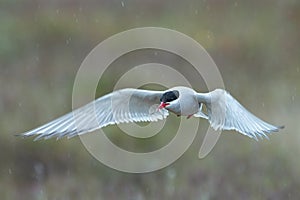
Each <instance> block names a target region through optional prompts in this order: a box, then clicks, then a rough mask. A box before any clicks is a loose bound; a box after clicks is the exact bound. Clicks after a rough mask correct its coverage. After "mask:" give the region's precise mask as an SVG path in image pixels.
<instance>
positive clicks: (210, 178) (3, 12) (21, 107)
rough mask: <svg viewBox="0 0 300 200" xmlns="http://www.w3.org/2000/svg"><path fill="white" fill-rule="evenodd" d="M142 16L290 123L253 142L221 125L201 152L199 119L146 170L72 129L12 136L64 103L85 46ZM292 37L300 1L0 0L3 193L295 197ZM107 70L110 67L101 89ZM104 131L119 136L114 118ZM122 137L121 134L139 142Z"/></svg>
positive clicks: (297, 53) (295, 56)
mask: <svg viewBox="0 0 300 200" xmlns="http://www.w3.org/2000/svg"><path fill="white" fill-rule="evenodd" d="M143 26H157V27H165V28H170V29H174V30H177V31H180V32H182V33H185V34H187V35H189V36H190V37H192V38H194V39H195V40H197V41H198V42H199V43H200V44H202V45H203V46H204V48H205V49H206V50H207V51H208V52H209V54H210V55H211V56H212V58H213V59H214V61H215V62H216V64H217V66H218V67H219V69H220V71H221V73H222V76H223V80H224V83H225V86H226V88H227V90H229V91H230V92H231V93H232V94H233V95H234V96H235V97H237V98H238V99H239V101H241V102H242V104H244V105H246V107H247V108H248V109H249V110H250V111H252V112H253V113H255V114H257V115H258V116H260V117H261V118H263V119H265V120H267V121H269V122H272V123H274V124H277V125H285V126H286V128H285V129H284V130H283V131H281V132H280V133H279V134H273V135H272V136H271V139H270V140H269V141H268V140H263V141H260V142H255V141H253V140H251V139H249V138H247V137H245V136H242V135H240V134H237V133H236V132H233V131H226V132H224V133H223V134H222V136H221V138H220V140H219V141H218V143H217V145H216V147H215V148H214V149H213V151H212V152H211V153H210V154H209V156H208V157H206V158H205V159H202V160H199V159H198V157H197V155H198V151H199V147H200V145H201V143H202V140H203V137H204V133H205V131H206V129H207V127H208V122H207V121H205V120H200V129H199V131H198V135H197V137H196V139H195V141H194V143H193V144H192V146H191V147H190V148H189V150H188V151H187V152H186V153H185V154H184V155H183V156H182V157H181V158H180V159H179V160H177V161H176V162H175V163H174V164H172V165H170V166H169V167H166V168H164V169H162V170H159V171H156V172H152V173H147V174H126V173H121V172H118V171H115V170H112V169H110V168H108V167H106V166H104V165H103V164H101V163H100V162H98V161H97V160H95V159H94V158H93V157H92V156H91V155H90V154H89V153H88V152H87V151H86V150H85V148H84V146H83V145H82V144H81V142H80V139H79V138H74V139H70V140H67V139H62V140H59V141H56V140H47V141H38V142H33V141H32V140H31V139H22V138H19V137H15V136H14V134H16V133H21V132H24V131H26V130H29V129H31V128H34V127H36V126H38V125H41V124H43V123H45V122H48V121H50V120H51V119H53V118H55V117H57V116H60V115H62V114H64V113H66V112H69V111H70V110H71V106H72V105H71V104H72V89H73V82H74V79H75V75H76V73H77V70H78V69H79V66H80V64H81V62H82V61H83V59H84V58H85V57H86V55H87V54H88V53H89V52H90V51H91V50H92V49H93V48H94V47H95V46H96V45H97V44H98V43H99V42H101V41H103V40H104V39H106V38H108V37H110V36H111V35H113V34H116V33H119V32H121V31H124V30H127V29H131V28H135V27H143ZM299 41H300V2H299V1H293V0H287V1H279V0H278V1H258V0H254V1H247V2H246V1H221V0H207V1H206V0H204V1H197V0H194V1H193V0H192V1H190V0H188V1H171V0H167V1H159V0H153V1H138V0H128V1H127V0H124V1H120V0H112V1H108V0H107V1H104V0H101V1H89V0H88V1H69V0H64V1H58V0H56V1H39V0H34V1H16V0H13V1H9V0H3V1H1V2H0V111H1V120H0V131H1V135H0V158H1V162H0V199H108V198H109V199H299V198H300V192H299V188H300V160H299V156H300V133H299V132H300V126H299V112H300V108H299V100H300V94H299V92H300V87H299V85H300V72H299V71H300V48H299ZM114 78H115V76H114V74H113V73H108V75H107V77H106V78H105V80H104V81H103V84H104V86H105V84H106V86H107V87H103V88H104V89H103V90H101V88H100V89H99V90H100V91H99V95H102V94H104V93H106V92H108V91H109V89H111V85H110V83H111V82H110V81H111V80H113V79H114ZM199 88H202V89H203V90H205V85H203V86H199ZM197 89H198V88H197ZM111 130H113V131H111ZM108 132H113V133H112V134H114V135H115V136H111V137H112V138H115V140H123V139H124V138H122V137H121V138H120V139H116V138H118V137H117V136H118V135H122V133H116V132H118V129H114V128H112V129H109V130H108ZM166 135H168V133H166ZM171 138H172V137H167V138H165V139H164V140H165V141H163V142H165V143H167V142H168V141H169V140H170V139H171ZM124 140H125V141H119V142H120V143H125V144H127V145H128V148H129V149H134V146H133V145H136V144H133V143H132V142H128V143H127V142H126V138H125V139H124ZM154 141H155V140H154ZM156 142H158V143H159V145H161V143H163V142H161V141H158V140H156ZM139 148H140V149H142V147H139Z"/></svg>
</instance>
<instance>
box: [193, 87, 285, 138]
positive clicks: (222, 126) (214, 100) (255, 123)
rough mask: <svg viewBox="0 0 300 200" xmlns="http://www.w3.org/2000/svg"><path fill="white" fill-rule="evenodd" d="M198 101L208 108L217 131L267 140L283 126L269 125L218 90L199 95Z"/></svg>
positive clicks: (209, 116) (224, 92)
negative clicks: (234, 132)
mask: <svg viewBox="0 0 300 200" xmlns="http://www.w3.org/2000/svg"><path fill="white" fill-rule="evenodd" d="M197 98H198V101H199V102H200V103H204V104H205V105H206V107H207V115H208V120H209V122H210V124H211V126H212V127H213V128H214V129H216V130H235V131H238V132H240V133H242V134H244V135H246V136H248V137H250V138H253V139H255V140H258V138H257V137H259V138H267V139H268V135H267V134H270V133H272V132H277V131H279V129H281V128H283V126H274V125H272V124H269V123H267V122H265V121H263V120H261V119H259V118H258V117H256V116H255V115H253V114H252V113H250V112H249V111H248V110H247V109H246V108H245V107H243V106H242V105H241V104H240V103H239V102H238V101H237V100H236V99H235V98H233V97H232V96H231V95H230V94H229V93H228V92H226V91H225V90H222V89H216V90H214V91H212V92H210V93H207V94H202V93H198V94H197Z"/></svg>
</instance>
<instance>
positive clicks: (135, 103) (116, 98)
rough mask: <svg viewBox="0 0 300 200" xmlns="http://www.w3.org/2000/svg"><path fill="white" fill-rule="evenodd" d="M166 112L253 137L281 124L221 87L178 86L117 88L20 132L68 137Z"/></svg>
mask: <svg viewBox="0 0 300 200" xmlns="http://www.w3.org/2000/svg"><path fill="white" fill-rule="evenodd" d="M203 105H205V107H206V111H204V110H203ZM169 112H172V113H175V114H176V115H177V116H187V118H190V117H192V116H194V117H201V118H204V119H207V120H208V121H209V123H210V125H211V127H212V128H214V129H215V130H235V131H237V132H240V133H242V134H243V135H246V136H248V137H250V138H253V139H255V140H258V138H263V137H265V138H268V134H269V133H272V132H277V131H279V129H282V128H283V126H275V125H272V124H269V123H267V122H265V121H263V120H261V119H259V118H258V117H256V116H255V115H253V114H252V113H250V112H249V111H248V110H247V109H246V108H244V107H243V106H242V105H241V104H240V103H239V102H238V101H237V100H236V99H235V98H233V97H232V96H231V95H230V94H229V93H228V92H227V91H225V90H223V89H216V90H214V91H211V92H208V93H198V92H196V91H194V90H193V89H191V88H187V87H183V86H178V87H174V88H171V89H168V90H165V91H152V90H142V89H132V88H127V89H121V90H117V91H114V92H112V93H109V94H107V95H104V96H102V97H100V98H98V99H96V100H94V101H93V102H90V103H88V104H87V105H85V106H83V107H80V108H78V109H76V110H74V111H72V112H70V113H68V114H66V115H63V116H61V117H59V118H57V119H55V120H53V121H51V122H49V123H47V124H45V125H42V126H40V127H38V128H35V129H33V130H30V131H27V132H25V133H22V134H21V135H22V136H24V137H29V136H36V137H35V140H38V139H49V138H53V137H55V138H57V139H59V138H62V137H65V136H66V137H68V138H71V137H73V136H76V135H82V134H85V133H88V132H91V131H94V130H97V129H100V128H102V127H105V126H108V125H112V124H119V123H129V122H153V121H157V120H163V119H165V118H166V117H167V116H168V115H169Z"/></svg>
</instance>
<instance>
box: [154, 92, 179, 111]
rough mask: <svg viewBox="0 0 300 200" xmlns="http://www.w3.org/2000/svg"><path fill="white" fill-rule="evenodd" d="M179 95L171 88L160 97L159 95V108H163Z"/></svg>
mask: <svg viewBox="0 0 300 200" xmlns="http://www.w3.org/2000/svg"><path fill="white" fill-rule="evenodd" d="M178 97H179V92H178V91H177V90H172V91H168V92H165V93H164V94H163V95H162V96H161V97H160V105H159V107H158V108H159V109H162V108H165V107H166V106H168V105H170V103H171V102H172V101H174V100H176V99H178Z"/></svg>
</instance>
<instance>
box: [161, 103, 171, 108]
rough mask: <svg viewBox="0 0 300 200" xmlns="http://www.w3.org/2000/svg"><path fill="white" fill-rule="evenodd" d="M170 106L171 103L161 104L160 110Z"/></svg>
mask: <svg viewBox="0 0 300 200" xmlns="http://www.w3.org/2000/svg"><path fill="white" fill-rule="evenodd" d="M168 105H170V104H169V103H165V102H161V103H160V105H159V107H158V109H162V108H165V107H166V106H168Z"/></svg>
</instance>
